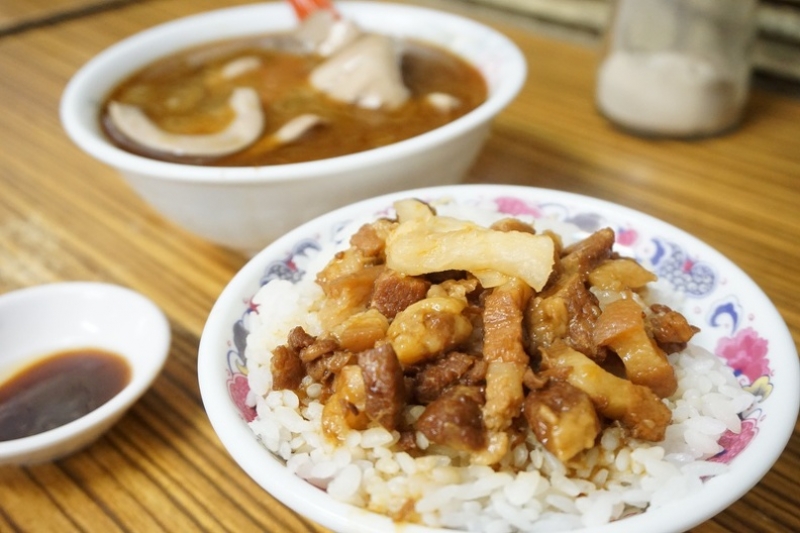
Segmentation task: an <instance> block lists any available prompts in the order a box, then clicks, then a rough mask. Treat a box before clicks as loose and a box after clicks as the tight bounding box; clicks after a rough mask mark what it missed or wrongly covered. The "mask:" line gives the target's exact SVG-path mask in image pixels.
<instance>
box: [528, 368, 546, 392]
mask: <svg viewBox="0 0 800 533" xmlns="http://www.w3.org/2000/svg"><path fill="white" fill-rule="evenodd" d="M549 381H550V380H549V379H548V378H547V376H543V375H541V374H537V373H536V372H534V371H533V369H532V368H531V367H528V368H526V369H525V374H523V376H522V384H523V385H525V386H526V387H527V388H528V390H539V389H541V388H544V386H545V385H547V383H548V382H549Z"/></svg>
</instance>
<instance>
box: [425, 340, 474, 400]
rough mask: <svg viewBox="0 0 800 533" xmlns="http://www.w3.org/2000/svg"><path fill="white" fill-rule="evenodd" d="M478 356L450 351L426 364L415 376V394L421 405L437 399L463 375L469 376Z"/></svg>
mask: <svg viewBox="0 0 800 533" xmlns="http://www.w3.org/2000/svg"><path fill="white" fill-rule="evenodd" d="M477 360H478V359H477V357H475V356H472V355H467V354H465V353H461V352H450V353H448V354H446V355H444V356H442V357H440V358H439V359H436V360H435V361H431V362H430V363H428V364H427V365H425V366H424V367H423V368H422V369H421V370H420V371H419V372H418V373H417V375H416V376H414V391H413V392H414V396H415V400H416V401H417V402H418V403H420V404H421V405H426V404H429V403H431V402H432V401H434V400H436V398H438V397H439V396H441V395H442V393H444V391H445V390H446V389H447V388H448V387H450V386H451V385H454V384H457V383H458V382H459V380H460V379H461V378H462V377H466V376H469V374H470V371H471V370H472V369H473V368H474V367H475V365H476V362H477Z"/></svg>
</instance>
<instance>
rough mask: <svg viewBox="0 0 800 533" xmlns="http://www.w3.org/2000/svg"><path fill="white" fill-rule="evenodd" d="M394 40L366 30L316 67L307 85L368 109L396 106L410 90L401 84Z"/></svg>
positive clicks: (397, 51) (396, 45) (398, 50)
mask: <svg viewBox="0 0 800 533" xmlns="http://www.w3.org/2000/svg"><path fill="white" fill-rule="evenodd" d="M400 58H401V54H400V49H399V46H398V43H397V42H396V41H395V40H394V39H392V38H390V37H387V36H385V35H378V34H366V35H364V36H362V37H360V38H359V39H358V40H356V41H355V42H354V43H352V44H350V45H349V46H347V47H345V48H344V49H342V50H341V51H340V52H338V53H337V54H335V55H334V56H332V57H331V58H330V59H328V60H327V61H325V62H324V63H322V64H321V65H319V66H318V67H316V68H315V69H314V70H313V71H312V72H311V76H310V81H311V85H312V86H314V87H315V88H316V89H318V90H320V91H322V92H323V93H325V94H327V95H328V96H330V97H331V98H333V99H334V100H339V101H341V102H347V103H351V104H355V105H357V106H359V107H363V108H368V109H379V108H386V109H396V108H397V107H399V106H401V105H402V104H404V103H405V102H406V101H407V100H408V98H409V96H410V92H409V90H408V88H406V86H405V85H404V84H403V76H402V73H401V71H400Z"/></svg>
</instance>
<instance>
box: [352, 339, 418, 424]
mask: <svg viewBox="0 0 800 533" xmlns="http://www.w3.org/2000/svg"><path fill="white" fill-rule="evenodd" d="M358 366H359V367H360V368H361V373H362V375H363V379H364V388H365V392H366V400H365V412H366V414H367V416H368V417H369V418H370V419H371V420H375V421H377V422H378V423H379V424H380V425H382V426H383V427H385V428H386V429H388V430H390V431H391V430H394V429H397V427H398V426H399V425H400V419H401V415H402V412H403V407H404V405H405V400H406V389H405V378H404V377H403V368H402V366H401V365H400V361H399V360H398V359H397V355H395V353H394V350H393V349H392V345H391V344H389V343H383V344H380V345H378V346H376V347H375V348H373V349H371V350H366V351H363V352H361V353H359V354H358Z"/></svg>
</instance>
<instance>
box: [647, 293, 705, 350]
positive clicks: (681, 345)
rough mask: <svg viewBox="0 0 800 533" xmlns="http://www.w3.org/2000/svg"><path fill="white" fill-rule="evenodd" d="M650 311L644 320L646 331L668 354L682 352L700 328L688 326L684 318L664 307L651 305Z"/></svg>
mask: <svg viewBox="0 0 800 533" xmlns="http://www.w3.org/2000/svg"><path fill="white" fill-rule="evenodd" d="M650 311H651V312H650V314H649V315H648V316H647V319H646V325H647V327H648V331H649V332H650V334H651V335H652V336H653V339H654V340H655V341H656V342H657V343H658V345H659V347H660V348H661V349H662V350H664V351H665V352H667V353H668V354H669V353H676V352H680V351H682V350H684V349H685V348H686V344H687V343H688V342H689V341H690V340H691V339H692V337H694V335H695V333H697V332H698V331H700V328H698V327H696V326H692V325H691V324H689V322H688V321H687V320H686V317H685V316H683V315H682V314H681V313H679V312H678V311H673V310H672V309H670V308H669V307H668V306H666V305H662V304H654V305H651V306H650Z"/></svg>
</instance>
